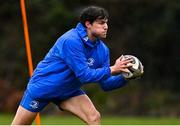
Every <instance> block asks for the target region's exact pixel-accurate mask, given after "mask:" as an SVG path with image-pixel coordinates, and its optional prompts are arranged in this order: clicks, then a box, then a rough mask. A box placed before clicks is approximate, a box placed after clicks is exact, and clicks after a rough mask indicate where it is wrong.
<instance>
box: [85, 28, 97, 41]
mask: <svg viewBox="0 0 180 126" xmlns="http://www.w3.org/2000/svg"><path fill="white" fill-rule="evenodd" d="M87 35H88V38H89V39H90V40H91V42H93V43H94V42H96V40H97V37H95V36H94V35H93V34H92V33H91V32H88V31H87Z"/></svg>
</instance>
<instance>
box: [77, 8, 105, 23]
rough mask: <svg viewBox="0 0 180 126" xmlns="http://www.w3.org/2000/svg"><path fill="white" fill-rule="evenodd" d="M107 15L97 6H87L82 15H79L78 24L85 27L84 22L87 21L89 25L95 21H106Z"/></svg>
mask: <svg viewBox="0 0 180 126" xmlns="http://www.w3.org/2000/svg"><path fill="white" fill-rule="evenodd" d="M108 17H109V14H108V12H107V11H106V10H105V9H104V8H102V7H98V6H89V7H87V8H85V9H83V11H82V13H81V14H80V22H81V23H82V24H83V25H84V26H85V22H86V21H89V22H90V23H91V24H92V23H93V22H94V21H95V20H97V19H108Z"/></svg>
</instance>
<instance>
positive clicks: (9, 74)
mask: <svg viewBox="0 0 180 126" xmlns="http://www.w3.org/2000/svg"><path fill="white" fill-rule="evenodd" d="M89 5H97V6H102V7H104V8H106V9H107V10H108V12H109V15H110V18H109V31H108V36H107V39H105V40H104V41H105V43H106V45H107V46H108V47H109V48H110V53H111V64H114V62H115V59H116V58H118V57H119V56H120V55H122V54H131V55H135V56H137V57H138V58H139V59H140V60H141V61H142V63H143V65H144V68H145V73H144V76H143V77H142V78H141V79H139V80H134V81H130V82H129V84H128V85H127V86H126V87H124V88H121V89H118V90H115V91H111V92H103V91H102V90H101V89H100V87H99V86H98V85H95V84H89V85H86V86H84V87H83V88H84V90H85V91H86V92H87V94H88V96H89V97H90V98H91V100H92V101H93V103H94V104H95V106H96V107H97V109H98V110H99V111H100V112H101V113H102V115H107V116H138V117H139V116H144V117H145V116H148V117H173V118H178V117H180V107H179V106H180V89H179V88H180V78H178V77H179V75H180V67H179V65H180V56H179V54H180V53H179V51H178V50H179V49H180V42H179V41H180V1H178V0H151V1H149V0H86V1H85V0H49V1H44V0H26V12H27V20H28V26H29V35H30V41H31V49H32V50H31V51H32V59H33V65H34V68H35V66H36V65H37V63H38V62H39V61H40V60H42V58H43V57H44V56H45V55H46V53H47V52H48V50H49V49H50V48H51V47H52V46H53V44H54V43H55V41H56V40H57V38H58V37H59V36H61V35H62V34H63V33H65V32H66V31H67V30H69V29H71V28H72V27H75V26H76V24H77V23H78V17H79V13H80V11H81V9H82V8H84V7H86V6H89ZM28 80H29V73H28V64H27V57H26V50H25V43H24V34H23V24H22V17H21V10H20V1H17V0H8V1H0V114H12V115H14V114H15V112H16V109H17V107H18V104H19V102H20V99H21V97H22V95H23V91H24V89H25V88H26V85H27V83H28ZM47 114H54V115H56V114H58V115H59V114H60V115H63V114H64V112H61V111H58V109H57V108H56V107H55V106H52V105H51V104H50V105H49V106H47V107H46V109H45V110H43V112H42V115H47ZM66 114H67V113H66Z"/></svg>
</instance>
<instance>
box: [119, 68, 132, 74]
mask: <svg viewBox="0 0 180 126" xmlns="http://www.w3.org/2000/svg"><path fill="white" fill-rule="evenodd" d="M121 71H122V72H125V73H129V72H130V71H129V70H128V69H127V68H125V69H122V70H121Z"/></svg>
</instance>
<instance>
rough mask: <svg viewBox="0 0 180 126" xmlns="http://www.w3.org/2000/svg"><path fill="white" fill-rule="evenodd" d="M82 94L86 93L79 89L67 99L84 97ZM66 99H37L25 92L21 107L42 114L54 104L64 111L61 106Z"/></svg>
mask: <svg viewBox="0 0 180 126" xmlns="http://www.w3.org/2000/svg"><path fill="white" fill-rule="evenodd" d="M82 94H85V92H84V91H83V90H81V89H79V90H77V91H76V92H74V93H73V94H71V95H70V96H69V97H66V99H69V98H71V97H74V96H78V95H82ZM66 99H60V98H58V97H57V98H53V99H47V100H41V99H35V98H32V97H31V96H30V94H29V93H28V92H27V91H25V92H24V96H23V98H22V100H21V103H20V105H21V106H22V107H23V108H25V109H27V110H29V111H31V112H40V111H41V110H42V109H43V108H44V107H45V106H46V105H48V104H49V103H50V102H52V103H54V104H56V105H57V106H58V107H59V109H60V110H63V109H62V108H60V106H59V105H60V103H61V102H62V101H64V100H66Z"/></svg>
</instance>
